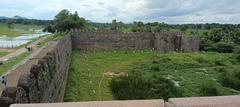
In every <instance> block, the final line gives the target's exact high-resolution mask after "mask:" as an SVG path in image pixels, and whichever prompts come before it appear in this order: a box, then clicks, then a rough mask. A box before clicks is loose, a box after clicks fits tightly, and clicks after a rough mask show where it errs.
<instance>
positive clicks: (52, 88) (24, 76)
mask: <svg viewBox="0 0 240 107" xmlns="http://www.w3.org/2000/svg"><path fill="white" fill-rule="evenodd" d="M71 52H72V44H71V38H70V36H65V37H62V38H61V39H59V40H57V41H53V42H50V43H48V45H47V46H45V47H44V49H42V50H41V51H40V52H39V53H38V54H37V55H35V56H34V57H32V58H30V59H29V60H28V61H27V62H26V63H25V64H23V65H21V66H19V67H18V68H16V69H15V70H14V71H12V73H13V74H14V76H13V77H11V75H12V74H7V75H6V77H9V78H7V79H8V81H9V87H6V88H5V89H4V90H3V92H2V95H1V98H0V105H1V107H8V106H9V105H10V104H12V103H51V102H61V101H62V99H63V96H64V91H65V85H66V81H67V74H68V67H69V64H70V61H71V57H70V56H71ZM15 71H16V72H15ZM17 72H18V73H17ZM14 82H15V83H14Z"/></svg>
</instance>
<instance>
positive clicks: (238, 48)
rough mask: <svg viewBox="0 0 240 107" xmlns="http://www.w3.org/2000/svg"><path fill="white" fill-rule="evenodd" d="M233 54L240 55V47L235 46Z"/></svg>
mask: <svg viewBox="0 0 240 107" xmlns="http://www.w3.org/2000/svg"><path fill="white" fill-rule="evenodd" d="M233 52H234V53H236V54H240V46H235V47H234V51H233Z"/></svg>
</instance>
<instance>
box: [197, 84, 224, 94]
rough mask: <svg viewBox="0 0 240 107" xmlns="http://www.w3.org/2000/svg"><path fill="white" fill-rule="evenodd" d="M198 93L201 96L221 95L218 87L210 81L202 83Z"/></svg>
mask: <svg viewBox="0 0 240 107" xmlns="http://www.w3.org/2000/svg"><path fill="white" fill-rule="evenodd" d="M199 93H200V95H201V96H218V95H221V93H220V91H219V89H218V87H217V86H216V85H215V84H214V83H212V82H210V81H209V82H205V83H202V85H201V86H200V90H199Z"/></svg>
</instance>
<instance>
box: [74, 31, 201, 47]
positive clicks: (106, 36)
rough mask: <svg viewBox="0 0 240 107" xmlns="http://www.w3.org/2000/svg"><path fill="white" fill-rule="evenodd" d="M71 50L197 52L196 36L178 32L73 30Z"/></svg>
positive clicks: (197, 42)
mask: <svg viewBox="0 0 240 107" xmlns="http://www.w3.org/2000/svg"><path fill="white" fill-rule="evenodd" d="M71 36H72V43H73V48H77V49H87V50H119V49H121V50H129V49H130V50H132V49H155V50H157V51H198V50H199V44H200V40H199V38H198V37H197V36H192V37H185V36H183V34H182V33H179V32H158V33H151V32H134V33H123V32H118V31H108V30H105V31H104V30H101V31H97V30H77V29H75V30H73V31H72V32H71Z"/></svg>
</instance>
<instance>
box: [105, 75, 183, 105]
mask: <svg viewBox="0 0 240 107" xmlns="http://www.w3.org/2000/svg"><path fill="white" fill-rule="evenodd" d="M110 87H111V89H112V92H113V94H114V96H115V99H118V100H136V99H165V100H167V99H168V98H170V97H177V96H181V95H180V92H179V90H177V88H176V87H175V86H174V83H173V82H172V81H171V80H169V79H165V78H163V77H162V76H160V75H151V76H149V75H147V76H146V74H144V72H139V71H131V72H129V74H128V76H121V77H117V78H114V79H113V80H112V82H111V85H110Z"/></svg>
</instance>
